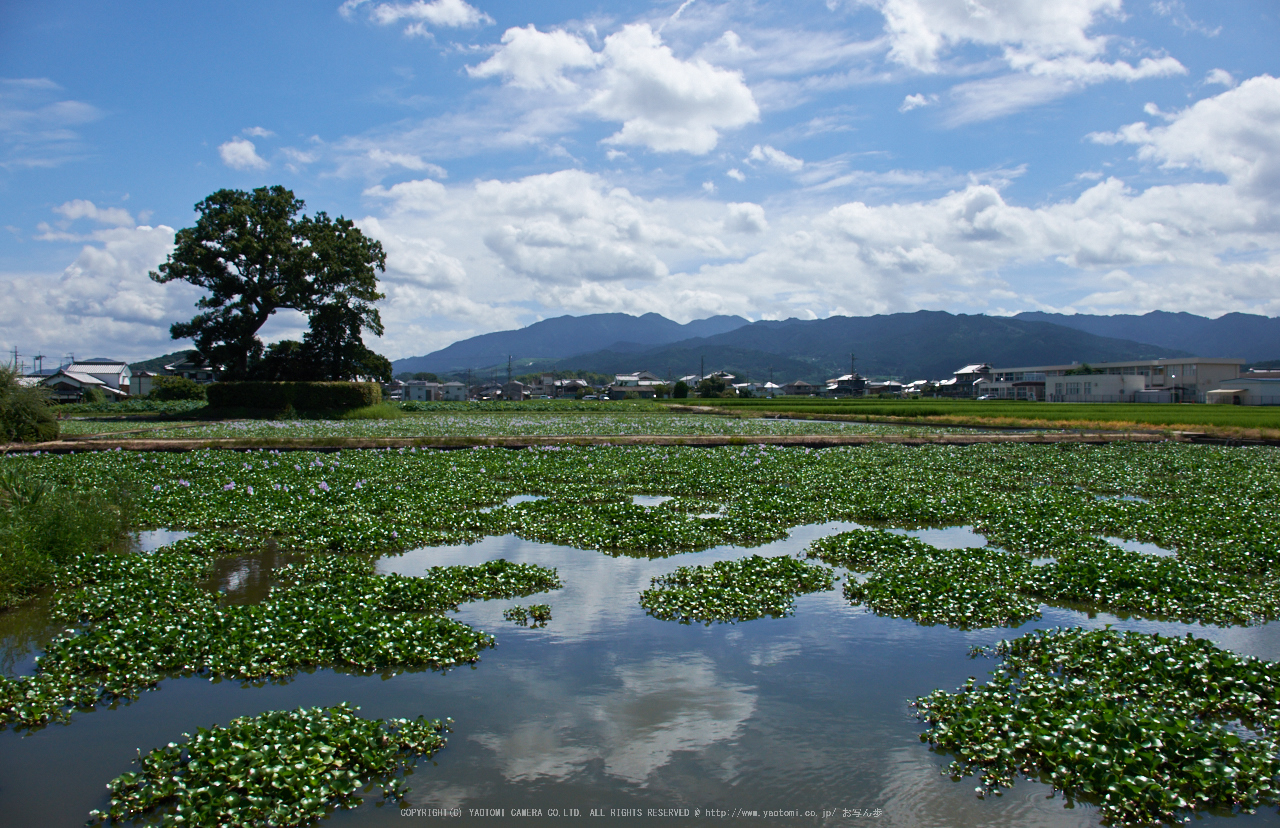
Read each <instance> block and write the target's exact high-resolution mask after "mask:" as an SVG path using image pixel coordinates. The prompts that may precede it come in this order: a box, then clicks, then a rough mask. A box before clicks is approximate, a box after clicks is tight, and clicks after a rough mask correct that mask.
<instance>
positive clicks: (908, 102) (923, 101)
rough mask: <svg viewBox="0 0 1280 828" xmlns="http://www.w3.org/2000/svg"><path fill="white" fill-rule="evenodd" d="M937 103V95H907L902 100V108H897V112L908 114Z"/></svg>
mask: <svg viewBox="0 0 1280 828" xmlns="http://www.w3.org/2000/svg"><path fill="white" fill-rule="evenodd" d="M937 102H938V96H937V95H925V94H922V93H916V94H914V95H908V96H906V97H905V98H903V99H902V106H900V107H898V111H899V112H910V111H911V110H913V109H919V108H920V107H922V106H932V105H933V104H935V103H937Z"/></svg>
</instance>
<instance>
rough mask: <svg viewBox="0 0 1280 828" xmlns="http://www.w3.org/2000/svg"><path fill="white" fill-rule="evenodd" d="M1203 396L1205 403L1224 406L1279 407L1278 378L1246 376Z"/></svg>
mask: <svg viewBox="0 0 1280 828" xmlns="http://www.w3.org/2000/svg"><path fill="white" fill-rule="evenodd" d="M1250 373H1253V372H1250ZM1259 373H1260V372H1259ZM1205 396H1206V397H1207V398H1208V399H1207V402H1211V403H1222V404H1226V405H1280V377H1257V376H1249V375H1248V374H1246V375H1245V376H1243V377H1238V378H1236V379H1233V380H1228V381H1227V382H1224V383H1222V384H1221V385H1219V386H1218V387H1217V388H1212V389H1210V390H1209V391H1208V392H1207V393H1206V394H1205Z"/></svg>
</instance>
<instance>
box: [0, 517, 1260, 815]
mask: <svg viewBox="0 0 1280 828" xmlns="http://www.w3.org/2000/svg"><path fill="white" fill-rule="evenodd" d="M851 526H852V524H841V523H827V524H822V525H817V526H806V527H798V528H796V529H794V530H793V531H792V533H791V535H790V537H788V538H786V539H784V540H781V541H777V542H775V543H772V544H769V545H766V546H763V547H756V548H753V549H750V550H745V549H741V548H737V547H728V546H726V547H718V548H715V549H710V550H707V551H705V552H701V553H691V554H684V555H678V556H675V557H673V558H667V559H660V560H640V559H633V558H627V557H611V556H608V555H604V554H601V553H599V552H592V551H583V550H578V549H573V548H568V547H561V546H553V545H549V544H541V543H531V542H528V541H524V540H521V539H519V538H516V537H513V536H504V537H490V538H486V539H485V540H483V541H481V542H479V543H476V544H473V545H470V546H451V547H438V548H428V549H419V550H414V551H410V552H407V553H405V554H402V555H397V556H392V557H387V558H384V559H382V560H381V561H380V562H379V570H380V571H381V572H383V573H392V572H395V573H401V574H406V575H417V574H421V573H422V572H423V571H424V570H425V569H427V568H428V567H431V566H439V565H444V564H477V563H481V562H483V561H486V560H491V559H495V558H506V559H508V560H512V561H518V562H530V563H538V564H542V565H545V566H553V567H556V568H557V569H558V570H559V573H560V577H561V579H562V580H563V581H564V584H565V586H564V588H563V589H562V590H559V591H556V592H553V593H546V594H541V595H537V596H532V597H530V598H526V599H520V600H516V601H488V602H481V603H476V604H470V605H466V606H464V607H463V608H462V610H461V612H459V613H458V615H457V617H458V618H459V619H460V620H462V621H464V622H466V623H468V624H471V625H472V626H474V627H477V628H479V629H483V630H486V631H488V632H492V633H494V634H496V635H497V637H498V642H499V644H498V647H497V648H496V649H493V650H488V651H485V652H484V653H483V655H482V658H481V661H480V662H479V664H477V665H476V666H475V667H474V668H466V667H464V668H462V669H457V670H453V671H451V672H449V673H447V674H444V675H442V674H440V673H436V672H415V673H407V674H399V675H395V676H386V677H384V676H377V675H375V676H361V675H351V674H347V673H343V672H341V671H335V670H317V671H315V672H313V673H303V674H300V675H299V676H297V677H296V678H295V679H293V680H291V681H289V682H287V683H285V684H268V685H264V686H252V687H250V686H244V685H241V684H240V683H238V682H210V681H208V680H207V679H202V678H187V679H180V680H169V681H165V682H163V683H162V684H161V685H160V686H159V689H157V690H153V691H150V692H144V693H143V694H142V695H141V697H140V698H139V699H138V700H137V701H136V702H133V703H131V704H121V705H117V706H115V707H114V708H108V707H102V708H99V709H97V710H95V711H92V712H77V713H76V714H75V715H74V717H73V720H72V722H71V723H70V724H69V725H54V726H51V727H48V728H45V729H43V730H38V731H35V732H27V733H19V732H14V731H12V730H7V731H4V732H0V825H3V826H79V825H83V824H84V821H85V819H86V817H87V815H88V812H89V811H90V810H91V809H93V808H101V807H103V806H104V805H105V803H106V795H105V788H104V786H105V784H106V782H107V781H109V780H110V779H112V778H113V777H115V776H117V775H119V774H122V773H125V772H128V771H130V770H134V769H135V768H136V766H135V765H133V764H132V760H133V759H134V757H135V755H136V754H135V749H141V750H143V751H144V752H145V751H146V750H149V749H151V748H153V747H158V746H161V745H164V744H166V743H167V742H170V741H173V740H177V739H179V738H180V737H181V735H182V734H183V733H192V732H194V730H195V728H197V727H209V726H211V725H214V724H220V723H226V722H227V721H229V720H230V719H232V718H235V717H237V716H246V715H256V714H259V713H262V712H264V711H267V710H273V709H287V708H294V707H298V706H315V705H333V704H337V703H339V702H343V701H347V702H351V703H353V704H356V705H359V706H360V707H361V709H362V713H363V714H364V715H366V716H370V717H393V716H410V717H411V716H417V715H426V716H428V717H432V718H435V717H440V718H443V717H446V716H449V717H452V718H453V719H454V721H455V725H454V733H453V734H452V736H451V737H450V740H449V745H448V747H447V748H445V749H444V750H443V751H441V752H440V753H439V754H437V755H436V757H435V759H434V762H432V761H421V762H419V764H418V766H417V768H416V770H415V771H414V772H413V773H412V775H411V776H410V777H409V780H408V781H409V785H410V787H411V788H412V792H411V793H410V794H409V797H408V803H409V805H410V806H411V807H414V808H419V809H439V810H441V811H443V812H444V813H448V812H449V811H450V810H451V809H459V813H460V814H461V816H459V817H456V818H452V817H431V816H401V813H400V810H399V808H398V807H397V806H396V805H395V804H394V803H391V804H387V805H386V806H383V807H377V806H375V804H374V801H375V800H374V798H373V797H372V795H371V801H370V802H367V803H365V804H364V805H362V806H361V807H360V808H358V809H356V810H353V811H343V812H338V813H335V814H333V815H332V816H331V817H330V818H329V819H328V820H327V821H326V822H325V823H324V824H327V825H333V826H364V825H397V826H401V828H403V826H407V825H409V826H411V825H419V824H420V825H428V824H438V823H440V822H442V821H443V822H446V823H451V824H458V823H461V824H468V825H507V824H512V823H515V822H519V823H535V824H543V825H574V824H583V825H586V824H591V825H613V824H622V825H639V824H644V825H668V826H677V825H762V824H763V825H784V826H791V825H794V826H801V825H875V826H912V827H914V826H939V825H945V826H1019V827H1021V826H1053V827H1055V828H1057V827H1058V826H1061V828H1067V827H1068V826H1071V827H1072V828H1084V827H1085V826H1095V825H1098V815H1097V811H1096V809H1095V808H1093V807H1091V806H1088V805H1083V804H1076V806H1075V807H1074V808H1067V807H1064V800H1063V799H1062V798H1061V797H1057V798H1052V797H1051V796H1050V795H1051V793H1052V791H1051V789H1050V788H1049V787H1047V786H1045V785H1042V784H1038V783H1033V782H1029V781H1026V780H1020V781H1018V783H1017V784H1016V786H1015V787H1014V788H1013V789H1012V790H1009V791H1006V792H1005V793H1004V795H1003V796H1000V797H987V798H986V799H979V798H977V797H976V796H975V795H974V782H973V781H972V780H961V781H960V782H954V781H952V780H951V779H950V778H948V777H946V776H943V775H941V773H940V771H941V770H942V768H944V767H945V766H946V764H947V763H948V761H949V760H948V759H947V758H946V757H944V756H942V755H938V754H935V753H933V752H931V751H930V750H929V749H928V747H927V745H925V744H923V743H922V742H920V741H919V734H920V732H921V730H922V725H921V724H920V723H919V722H918V721H917V720H916V719H915V717H914V716H913V715H912V710H911V708H910V706H909V701H910V700H911V699H912V698H914V697H916V696H919V695H922V694H925V693H928V692H929V691H931V690H933V689H934V688H938V687H942V688H947V689H954V688H955V687H957V686H959V685H960V684H962V683H963V682H964V680H965V678H966V677H968V676H971V675H972V676H978V677H980V678H981V677H983V676H985V675H986V674H987V672H988V671H989V670H990V669H991V667H992V666H993V662H990V661H986V660H983V659H978V660H972V659H970V658H969V657H968V655H967V652H968V649H969V648H970V647H971V646H973V645H981V644H990V643H993V642H995V641H997V640H999V639H1001V638H1005V637H1012V636H1014V635H1018V634H1020V633H1021V632H1025V631H1027V630H1029V629H1032V628H1039V627H1054V626H1077V625H1079V626H1086V627H1098V626H1101V625H1103V624H1108V623H1110V624H1114V625H1115V626H1117V627H1119V628H1123V629H1136V630H1142V631H1159V632H1162V633H1165V634H1174V635H1184V634H1186V633H1187V632H1192V633H1194V634H1196V635H1198V636H1201V637H1205V638H1209V639H1211V640H1212V641H1214V642H1215V643H1217V644H1218V645H1219V646H1223V647H1228V648H1230V649H1233V650H1235V651H1237V652H1241V653H1248V654H1252V655H1257V656H1260V657H1262V658H1266V659H1270V660H1277V659H1280V625H1277V624H1270V625H1267V626H1262V627H1254V628H1217V627H1203V626H1188V625H1183V624H1173V623H1157V622H1145V621H1131V620H1121V619H1119V618H1116V617H1114V616H1109V615H1105V614H1097V615H1088V614H1085V613H1081V612H1076V611H1072V610H1067V609H1055V608H1045V610H1044V617H1043V618H1042V619H1041V620H1039V621H1037V622H1033V623H1029V624H1024V625H1023V626H1022V627H1020V628H1018V629H1017V630H1008V629H988V630H979V631H971V632H962V631H957V630H952V629H948V628H945V627H922V626H920V625H918V624H915V623H913V622H911V621H906V620H898V619H891V618H880V617H877V616H875V615H873V614H870V613H868V612H866V611H864V610H862V609H860V608H856V607H852V606H850V605H849V604H848V603H847V602H846V601H845V599H844V598H843V597H842V596H841V593H840V590H839V586H838V585H837V588H836V589H835V590H832V591H830V592H826V593H819V594H814V595H808V596H802V597H800V598H799V599H798V600H797V606H796V612H795V615H794V616H793V617H790V618H782V619H761V620H757V621H751V622H746V623H742V624H736V625H726V624H716V625H712V626H709V627H708V626H702V625H697V624H695V625H681V624H676V623H671V622H663V621H658V620H655V619H653V618H650V617H648V616H647V615H646V614H645V613H644V611H643V610H642V609H641V608H640V606H639V604H638V600H637V599H638V593H639V592H640V591H641V590H642V589H644V588H646V587H647V586H648V585H649V580H650V578H652V577H654V576H656V575H661V574H664V573H667V572H670V571H671V570H673V569H675V568H676V567H677V566H679V565H684V564H697V563H703V564H705V563H710V562H713V561H716V560H723V559H733V558H739V557H742V556H744V555H746V554H752V553H756V554H762V555H780V554H794V553H796V552H799V551H801V550H803V549H804V548H805V547H806V546H807V545H808V544H809V543H810V542H811V541H812V540H814V539H815V538H818V537H822V536H824V535H829V534H833V533H835V532H838V531H842V530H843V529H846V528H850V527H851ZM911 534H913V535H915V536H917V537H919V538H921V539H922V540H924V541H926V542H928V543H932V544H934V545H937V546H948V547H967V546H977V545H982V544H983V543H984V540H983V538H982V537H981V536H979V535H976V534H974V533H973V532H972V531H971V530H969V529H967V528H965V527H953V528H949V529H923V530H916V531H912V532H911ZM144 545H145V544H144ZM270 556H274V557H270ZM285 562H287V558H285V557H284V556H281V555H278V553H274V552H265V553H261V554H260V555H256V556H245V557H243V558H239V559H236V558H232V559H226V560H224V561H223V562H222V563H221V564H220V567H221V568H220V569H219V574H218V576H217V577H216V578H214V579H211V581H210V582H209V583H208V584H207V586H208V587H209V588H213V589H220V590H222V591H224V592H225V593H227V595H228V599H229V600H240V601H253V600H259V599H260V598H261V596H262V594H263V593H264V591H265V588H266V584H267V582H268V580H269V577H270V570H271V569H272V568H273V567H274V566H278V565H281V564H283V563H285ZM842 574H843V573H842ZM516 603H523V604H526V605H527V604H531V603H547V604H550V605H551V607H552V615H553V617H552V620H551V622H550V623H549V624H548V625H547V626H546V627H545V628H525V627H519V626H516V625H514V624H512V623H511V622H506V621H503V620H502V611H503V610H504V609H506V608H507V607H509V606H511V605H513V604H516ZM43 613H44V605H42V604H40V603H36V604H33V605H29V606H27V607H24V608H21V609H19V610H18V611H16V612H11V613H4V614H0V653H2V654H3V658H4V659H5V660H4V661H3V662H2V663H0V666H2V667H3V668H4V669H5V671H6V672H9V673H10V674H21V673H24V672H29V671H30V669H31V666H32V661H31V659H32V657H33V656H34V654H35V652H36V651H37V650H38V648H39V646H40V644H41V642H43V641H46V640H48V637H49V636H50V635H53V634H55V633H56V632H57V630H56V629H53V628H51V627H50V625H49V624H48V622H47V619H45V620H44V622H43V624H42V618H43ZM518 809H535V810H537V811H540V813H541V814H542V816H541V817H536V816H535V817H516V816H513V815H512V812H513V811H516V810H518ZM636 809H640V813H641V814H642V815H641V816H622V815H620V814H622V813H629V812H633V811H635V810H636ZM648 809H679V810H682V809H689V811H690V812H692V811H693V810H694V809H698V811H699V816H698V817H696V818H695V817H693V816H692V815H691V816H689V817H682V816H674V817H658V816H654V817H650V816H645V815H643V814H645V813H646V812H647V811H648ZM481 810H484V811H488V812H491V813H496V812H499V811H500V812H501V813H502V816H472V815H471V814H472V813H473V812H475V811H481ZM593 810H595V811H598V812H600V813H602V814H603V816H599V817H593V816H591V812H592V811H593ZM708 810H711V811H712V812H713V813H714V812H717V811H725V812H727V814H728V815H727V816H724V817H720V816H708V814H707V812H708ZM574 811H576V815H574V814H573V812H574ZM743 811H755V812H758V813H759V814H761V815H763V814H764V812H766V811H783V812H794V813H795V814H796V815H794V816H791V815H785V816H770V817H765V816H755V817H752V816H747V815H744V814H743V813H741V812H743ZM428 812H429V810H428ZM806 812H812V813H813V815H806ZM553 813H554V814H556V815H554V816H553V815H552V814H553ZM876 814H878V815H876ZM1228 819H1230V824H1232V825H1249V826H1253V825H1264V824H1265V825H1280V816H1278V815H1277V813H1276V811H1275V810H1274V809H1270V810H1266V811H1262V812H1259V813H1258V814H1256V815H1252V816H1238V817H1229V816H1228V817H1224V816H1222V815H1219V816H1206V817H1203V818H1202V819H1200V820H1199V822H1200V823H1201V824H1207V823H1222V824H1227V820H1228Z"/></svg>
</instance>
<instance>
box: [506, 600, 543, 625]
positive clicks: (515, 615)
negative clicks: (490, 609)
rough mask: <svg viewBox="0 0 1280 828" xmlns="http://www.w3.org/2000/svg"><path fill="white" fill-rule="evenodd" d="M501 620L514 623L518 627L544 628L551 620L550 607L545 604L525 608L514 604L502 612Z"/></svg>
mask: <svg viewBox="0 0 1280 828" xmlns="http://www.w3.org/2000/svg"><path fill="white" fill-rule="evenodd" d="M502 620H504V621H514V622H515V623H516V625H517V626H520V627H545V626H547V622H548V621H550V620H551V607H550V606H548V605H546V604H534V605H533V606H530V607H527V608H526V607H522V606H520V605H519V604H516V605H515V606H514V607H510V608H509V609H505V610H503V611H502Z"/></svg>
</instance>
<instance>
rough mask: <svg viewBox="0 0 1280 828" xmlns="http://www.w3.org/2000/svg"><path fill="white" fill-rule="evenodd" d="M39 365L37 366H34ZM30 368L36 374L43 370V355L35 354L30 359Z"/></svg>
mask: <svg viewBox="0 0 1280 828" xmlns="http://www.w3.org/2000/svg"><path fill="white" fill-rule="evenodd" d="M36 363H39V365H36ZM31 367H32V368H35V371H36V373H37V374H39V373H40V372H42V371H43V370H44V354H36V355H35V356H33V357H32V358H31Z"/></svg>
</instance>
